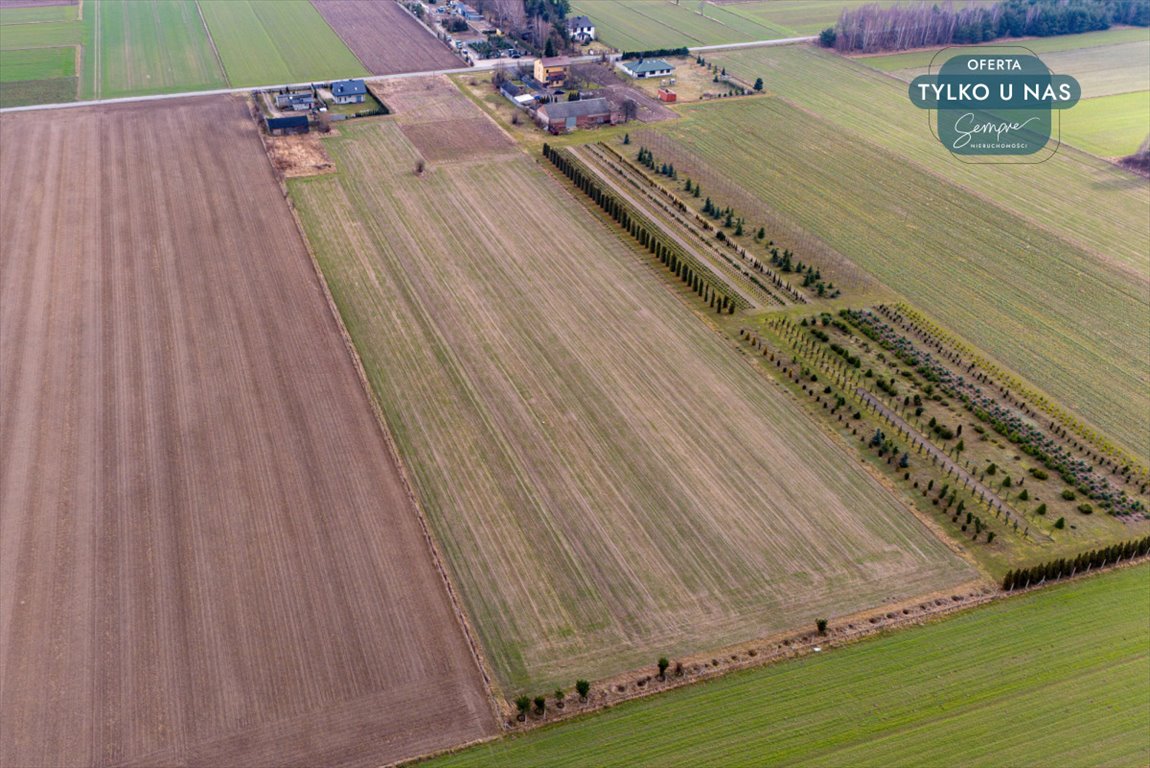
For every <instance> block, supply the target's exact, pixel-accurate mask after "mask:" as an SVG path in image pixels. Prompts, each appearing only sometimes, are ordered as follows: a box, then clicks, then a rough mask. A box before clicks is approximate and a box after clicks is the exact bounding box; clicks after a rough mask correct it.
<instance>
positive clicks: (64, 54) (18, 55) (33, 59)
mask: <svg viewBox="0 0 1150 768" xmlns="http://www.w3.org/2000/svg"><path fill="white" fill-rule="evenodd" d="M75 76H76V49H75V48H70V47H62V48H24V49H18V50H14V51H12V50H3V49H0V83H11V82H15V81H18V80H51V79H53V78H58V77H75Z"/></svg>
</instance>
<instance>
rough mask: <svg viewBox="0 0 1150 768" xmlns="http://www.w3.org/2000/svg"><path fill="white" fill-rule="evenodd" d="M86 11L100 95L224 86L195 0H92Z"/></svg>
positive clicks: (163, 91)
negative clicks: (91, 18) (94, 34)
mask: <svg viewBox="0 0 1150 768" xmlns="http://www.w3.org/2000/svg"><path fill="white" fill-rule="evenodd" d="M89 12H90V13H95V14H98V15H99V18H98V20H97V22H96V29H97V30H98V32H99V39H98V40H97V44H98V46H99V49H98V51H96V52H94V55H98V56H99V57H100V60H99V66H98V69H97V70H96V71H97V73H98V76H99V77H100V91H99V95H100V96H101V97H102V98H114V97H116V96H125V95H128V94H133V93H171V92H173V91H206V90H211V89H214V88H223V87H225V86H226V85H227V81H226V80H225V79H224V73H223V70H222V68H221V67H220V63H219V62H218V61H217V60H216V58H215V54H213V53H212V47H211V43H210V42H209V40H208V32H207V29H205V28H204V22H203V21H202V20H201V18H200V14H199V11H198V10H197V8H196V2H195V0H96V2H95V3H94V4H93V5H92V6H91V9H90V10H89Z"/></svg>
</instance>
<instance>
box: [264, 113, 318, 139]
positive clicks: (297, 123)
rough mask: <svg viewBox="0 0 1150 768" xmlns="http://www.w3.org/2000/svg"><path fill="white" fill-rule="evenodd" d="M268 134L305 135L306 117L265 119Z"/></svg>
mask: <svg viewBox="0 0 1150 768" xmlns="http://www.w3.org/2000/svg"><path fill="white" fill-rule="evenodd" d="M265 122H266V123H267V126H268V133H272V134H275V133H307V132H308V120H307V115H284V116H282V117H268V118H266V119H265Z"/></svg>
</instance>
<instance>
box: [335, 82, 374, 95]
mask: <svg viewBox="0 0 1150 768" xmlns="http://www.w3.org/2000/svg"><path fill="white" fill-rule="evenodd" d="M366 93H367V85H366V84H365V83H364V82H363V81H362V80H336V81H335V82H334V83H332V84H331V94H332V96H359V95H360V94H366Z"/></svg>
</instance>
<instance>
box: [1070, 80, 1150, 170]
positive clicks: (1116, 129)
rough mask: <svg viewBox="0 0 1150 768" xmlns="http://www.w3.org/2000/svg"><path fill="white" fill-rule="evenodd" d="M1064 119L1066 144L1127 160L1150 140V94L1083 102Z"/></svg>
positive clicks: (1104, 97) (1124, 94)
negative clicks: (1142, 144) (1141, 145)
mask: <svg viewBox="0 0 1150 768" xmlns="http://www.w3.org/2000/svg"><path fill="white" fill-rule="evenodd" d="M1061 117H1062V125H1061V135H1062V141H1064V142H1066V143H1067V144H1069V145H1070V146H1072V147H1077V148H1079V149H1081V150H1084V151H1086V152H1091V153H1093V154H1095V155H1098V156H1099V157H1124V156H1126V155H1130V154H1133V153H1134V151H1135V150H1137V149H1138V146H1139V145H1140V144H1141V143H1142V142H1143V141H1145V140H1146V138H1147V136H1150V91H1140V92H1136V93H1120V94H1116V95H1114V96H1102V97H1100V98H1097V99H1083V100H1082V101H1080V102H1078V104H1077V105H1076V106H1075V107H1074V108H1073V109H1069V110H1066V111H1064V112H1063V113H1062V115H1061Z"/></svg>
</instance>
